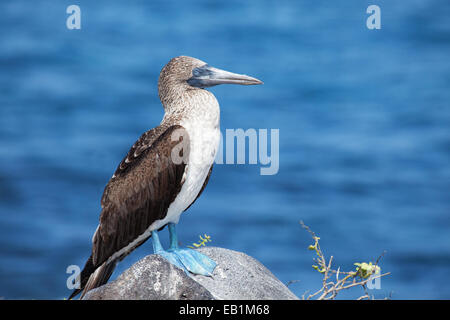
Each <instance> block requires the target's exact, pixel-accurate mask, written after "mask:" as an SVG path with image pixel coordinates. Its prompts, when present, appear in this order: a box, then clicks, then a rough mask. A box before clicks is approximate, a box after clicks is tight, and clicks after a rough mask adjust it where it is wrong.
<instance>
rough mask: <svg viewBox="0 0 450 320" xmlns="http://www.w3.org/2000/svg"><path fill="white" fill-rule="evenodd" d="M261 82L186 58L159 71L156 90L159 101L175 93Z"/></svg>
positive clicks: (173, 61)
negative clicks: (220, 85)
mask: <svg viewBox="0 0 450 320" xmlns="http://www.w3.org/2000/svg"><path fill="white" fill-rule="evenodd" d="M262 83H263V82H262V81H260V80H258V79H256V78H253V77H250V76H247V75H244V74H237V73H232V72H228V71H225V70H221V69H218V68H214V67H212V66H210V65H209V64H207V63H206V62H204V61H202V60H199V59H196V58H192V57H187V56H180V57H176V58H173V59H172V60H170V61H169V63H167V64H166V65H165V66H164V68H163V69H162V70H161V73H160V76H159V81H158V90H159V96H160V99H161V101H163V103H164V100H165V99H167V98H169V97H170V96H173V95H174V94H175V93H177V92H182V91H188V90H196V89H204V88H208V87H212V86H216V85H219V84H240V85H255V84H262Z"/></svg>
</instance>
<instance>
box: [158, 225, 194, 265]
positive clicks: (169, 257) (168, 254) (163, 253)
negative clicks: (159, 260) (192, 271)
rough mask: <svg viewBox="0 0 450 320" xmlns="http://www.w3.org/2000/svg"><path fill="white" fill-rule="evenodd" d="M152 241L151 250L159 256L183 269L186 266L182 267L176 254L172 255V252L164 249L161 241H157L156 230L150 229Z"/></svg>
mask: <svg viewBox="0 0 450 320" xmlns="http://www.w3.org/2000/svg"><path fill="white" fill-rule="evenodd" d="M152 243H153V252H154V253H155V254H157V255H160V256H161V257H163V258H165V259H166V260H167V261H169V262H170V263H171V264H173V265H175V266H177V267H179V268H181V269H183V270H185V271H186V272H187V270H186V268H184V267H183V264H182V263H181V261H180V259H178V257H177V256H176V255H174V254H173V253H172V252H168V251H165V250H164V248H163V247H162V245H161V242H160V241H159V235H158V232H157V231H156V230H153V231H152Z"/></svg>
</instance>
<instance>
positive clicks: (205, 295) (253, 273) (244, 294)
mask: <svg viewBox="0 0 450 320" xmlns="http://www.w3.org/2000/svg"><path fill="white" fill-rule="evenodd" d="M198 250H199V251H200V252H202V253H204V254H206V255H207V256H209V257H210V258H211V259H213V260H214V261H216V262H217V267H216V269H215V270H214V273H213V276H212V277H205V276H201V275H191V276H188V275H187V274H186V273H185V272H184V271H183V270H181V269H179V268H177V267H175V266H173V265H172V264H170V263H169V262H168V261H167V260H165V259H164V258H162V257H160V256H158V255H154V254H152V255H149V256H147V257H145V258H143V259H141V260H140V261H138V262H136V263H135V264H134V265H132V266H131V267H130V268H129V269H127V270H125V271H124V272H123V273H122V274H121V275H120V276H119V277H118V278H117V279H116V280H115V281H112V282H109V283H107V284H105V285H103V286H101V287H99V288H96V289H94V290H91V291H89V292H88V293H87V294H86V295H85V297H84V299H88V300H116V299H133V300H134V299H136V300H142V299H145V300H212V299H217V300H295V299H298V298H297V297H296V296H295V295H294V294H293V293H292V292H291V291H290V290H289V289H288V288H287V287H286V286H285V285H284V284H283V283H281V282H280V280H278V279H277V278H276V277H275V276H274V275H273V274H272V273H271V272H270V271H269V270H268V269H267V268H266V267H264V266H263V265H262V264H261V263H260V262H258V261H257V260H255V259H254V258H252V257H250V256H248V255H246V254H244V253H242V252H237V251H233V250H228V249H223V248H217V247H204V248H201V249H198Z"/></svg>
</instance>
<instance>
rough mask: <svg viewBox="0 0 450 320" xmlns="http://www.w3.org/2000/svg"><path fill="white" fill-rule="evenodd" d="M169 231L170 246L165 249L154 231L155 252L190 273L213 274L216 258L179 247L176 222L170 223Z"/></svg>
mask: <svg viewBox="0 0 450 320" xmlns="http://www.w3.org/2000/svg"><path fill="white" fill-rule="evenodd" d="M169 233H170V248H169V250H167V251H165V250H164V249H163V248H162V246H161V243H160V241H159V236H158V233H157V232H156V231H153V232H152V241H153V250H154V252H155V254H158V255H160V256H162V257H164V258H165V259H166V260H168V261H169V262H170V263H172V264H173V265H175V266H177V267H179V268H180V269H183V270H184V271H185V272H186V273H187V274H188V275H189V273H192V274H200V275H203V276H212V273H213V271H214V269H215V267H216V265H217V264H216V263H215V262H214V260H212V259H211V258H209V257H208V256H206V255H204V254H202V253H200V252H198V251H196V250H193V249H189V248H185V249H181V248H178V241H177V235H176V230H175V224H173V223H169Z"/></svg>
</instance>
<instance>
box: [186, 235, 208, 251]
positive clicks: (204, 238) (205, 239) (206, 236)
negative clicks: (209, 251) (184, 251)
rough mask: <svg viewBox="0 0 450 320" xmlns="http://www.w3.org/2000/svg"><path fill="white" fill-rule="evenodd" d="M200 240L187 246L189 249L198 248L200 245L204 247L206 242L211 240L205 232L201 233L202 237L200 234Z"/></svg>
mask: <svg viewBox="0 0 450 320" xmlns="http://www.w3.org/2000/svg"><path fill="white" fill-rule="evenodd" d="M199 238H200V242H199V243H195V242H194V243H193V244H192V245H193V246H187V247H188V248H191V249H196V248H200V247H206V243H208V242H211V236H208V235H207V234H206V233H205V234H204V235H203V237H202V236H201V235H200V236H199Z"/></svg>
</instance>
